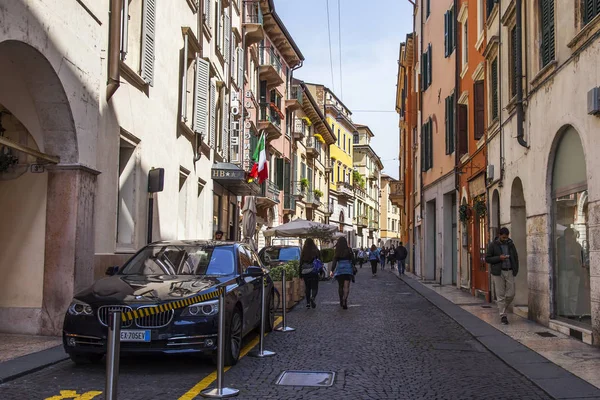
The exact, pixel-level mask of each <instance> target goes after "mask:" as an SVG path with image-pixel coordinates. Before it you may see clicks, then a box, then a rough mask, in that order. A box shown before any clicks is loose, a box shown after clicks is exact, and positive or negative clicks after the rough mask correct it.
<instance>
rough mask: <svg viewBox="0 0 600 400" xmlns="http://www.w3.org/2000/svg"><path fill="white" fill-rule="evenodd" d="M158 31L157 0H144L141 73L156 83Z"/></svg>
mask: <svg viewBox="0 0 600 400" xmlns="http://www.w3.org/2000/svg"><path fill="white" fill-rule="evenodd" d="M155 33H156V0H144V6H143V9H142V61H141V68H140V75H141V76H142V79H143V80H144V82H146V83H147V84H149V85H150V86H153V85H154V37H155Z"/></svg>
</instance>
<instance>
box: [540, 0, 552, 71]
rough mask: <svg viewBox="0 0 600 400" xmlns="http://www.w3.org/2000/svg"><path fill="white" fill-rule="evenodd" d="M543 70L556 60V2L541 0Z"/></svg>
mask: <svg viewBox="0 0 600 400" xmlns="http://www.w3.org/2000/svg"><path fill="white" fill-rule="evenodd" d="M540 17H541V18H540V19H541V23H542V35H541V36H542V45H541V46H540V53H541V59H542V68H543V67H545V66H546V65H548V64H549V63H550V62H551V61H553V60H554V0H540Z"/></svg>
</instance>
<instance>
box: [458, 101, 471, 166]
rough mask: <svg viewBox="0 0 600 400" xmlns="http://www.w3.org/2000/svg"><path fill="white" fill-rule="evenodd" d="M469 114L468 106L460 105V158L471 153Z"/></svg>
mask: <svg viewBox="0 0 600 400" xmlns="http://www.w3.org/2000/svg"><path fill="white" fill-rule="evenodd" d="M468 131H469V113H468V109H467V105H466V104H459V105H458V156H459V157H460V156H462V155H464V154H467V153H468V152H469V136H468Z"/></svg>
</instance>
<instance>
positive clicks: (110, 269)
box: [106, 266, 119, 276]
mask: <svg viewBox="0 0 600 400" xmlns="http://www.w3.org/2000/svg"><path fill="white" fill-rule="evenodd" d="M118 271H119V267H118V266H115V267H108V268H106V275H107V276H113V275H116V274H117V272H118Z"/></svg>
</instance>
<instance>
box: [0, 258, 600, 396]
mask: <svg viewBox="0 0 600 400" xmlns="http://www.w3.org/2000/svg"><path fill="white" fill-rule="evenodd" d="M409 283H411V282H408V283H406V282H403V281H401V280H399V279H397V278H396V277H395V276H394V275H393V274H392V273H390V272H388V271H384V272H381V273H380V274H379V275H378V276H377V277H376V278H372V277H371V275H370V273H369V271H368V269H367V268H363V269H362V270H359V274H358V276H357V283H356V284H353V285H352V288H351V290H352V292H351V294H350V299H349V305H350V309H349V310H342V309H341V308H340V307H339V304H338V301H337V284H336V283H335V282H332V283H321V285H320V293H319V296H318V299H317V300H318V302H317V303H318V304H317V309H315V310H313V309H309V310H307V309H305V308H304V307H302V304H300V305H299V306H297V307H296V308H295V309H294V310H293V311H292V312H291V313H289V314H288V325H289V326H292V327H295V328H297V331H296V332H292V333H272V334H270V335H268V336H267V338H266V340H265V348H266V349H267V350H272V351H275V352H277V355H276V356H275V357H272V358H267V359H255V358H250V357H244V358H242V359H241V360H240V362H239V364H238V365H237V366H235V367H233V368H231V369H230V370H229V371H228V372H227V373H226V374H225V381H226V385H228V386H231V387H234V388H237V389H240V391H241V393H240V396H239V397H238V398H240V399H275V398H278V399H344V400H349V399H361V400H362V399H378V400H385V399H453V400H454V399H494V400H496V399H551V398H552V397H551V396H550V395H548V394H547V393H546V392H544V391H543V390H541V389H540V388H539V387H538V386H537V385H535V384H534V383H533V382H532V381H531V380H530V379H528V378H526V377H525V376H524V375H522V374H520V373H518V372H517V371H516V370H515V369H513V368H511V367H510V366H509V365H508V364H507V363H506V360H501V359H500V358H499V357H498V356H496V355H495V354H493V353H492V352H490V351H489V350H488V349H487V348H486V346H489V345H490V344H489V343H485V340H483V342H484V344H485V345H483V344H482V343H481V342H479V341H477V340H475V338H474V336H473V335H471V334H470V333H469V332H467V331H466V330H465V329H464V328H463V327H462V326H460V325H459V324H458V323H457V322H456V321H455V320H454V319H453V318H454V317H453V318H451V317H449V316H448V315H447V314H446V313H445V312H442V311H440V309H438V307H436V305H434V304H433V303H432V299H428V298H425V297H424V296H423V295H421V294H420V292H421V290H428V289H425V288H421V290H420V289H419V288H418V287H416V286H415V288H414V289H413V288H412V287H411V286H410V285H409ZM414 285H420V284H418V283H416V282H414ZM421 286H422V285H421ZM429 292H431V291H429ZM431 293H432V294H433V295H434V296H437V297H438V298H439V299H442V300H443V301H445V302H446V303H448V304H449V305H450V306H451V307H453V310H454V313H456V312H457V310H458V311H460V312H464V311H463V310H462V309H460V308H459V307H457V306H455V305H453V304H451V303H450V302H448V301H446V300H445V299H443V298H442V297H440V296H438V295H436V294H435V293H433V292H431ZM450 306H448V305H443V307H450ZM446 311H448V310H446ZM465 314H468V313H465ZM477 321H479V323H480V324H483V325H485V326H487V327H488V328H489V329H493V328H491V327H489V325H487V324H484V323H483V322H481V321H480V320H478V319H477ZM478 327H479V328H481V326H478V325H476V324H474V325H473V328H475V329H477V328H478ZM503 336H504V335H503ZM504 337H506V336H504ZM515 343H516V342H515V341H514V340H512V339H510V338H508V337H506V339H505V340H499V341H498V343H497V344H498V345H499V346H501V347H502V346H504V347H505V348H508V347H510V346H514V344H515ZM492 347H493V346H492ZM527 352H529V350H526V351H523V352H519V353H511V354H509V356H512V357H513V358H516V359H518V358H520V357H526V356H527V354H528V353H527ZM284 370H316V371H332V372H335V373H336V380H335V382H334V384H333V386H332V387H328V388H315V387H313V388H306V387H290V386H277V385H276V384H275V382H276V380H277V378H278V377H279V375H280V374H281V372H283V371H284ZM212 371H213V367H212V365H211V364H210V362H208V361H207V360H202V359H198V358H196V357H189V356H183V355H180V356H177V357H173V356H169V357H167V356H161V357H144V358H126V359H124V360H123V362H122V365H121V375H120V377H119V383H120V385H119V398H122V399H127V400H134V399H178V398H185V399H186V400H189V399H191V398H194V395H193V394H192V395H189V394H188V395H186V396H185V397H184V394H185V393H186V392H188V390H190V389H191V388H192V387H194V386H195V385H197V384H198V382H200V381H201V380H203V381H204V379H203V378H205V377H206V376H207V375H209V374H210V373H211V372H212ZM554 372H555V371H552V370H549V373H550V374H552V373H554ZM544 374H545V371H544V370H543V369H542V370H540V371H537V375H541V376H544ZM534 375H535V374H534ZM570 376H571V377H572V380H571V381H569V382H566V381H564V380H562V381H559V383H560V384H561V385H565V384H568V385H569V386H568V387H570V391H571V394H572V396H570V398H575V397H576V396H579V397H581V398H584V397H585V398H587V399H593V398H600V397H594V396H600V394H598V393H592V392H590V391H589V390H587V389H589V388H587V387H585V386H582V385H581V384H580V383H581V382H583V381H581V380H580V379H579V378H577V377H575V376H572V375H570ZM584 383H585V382H584ZM103 387H104V368H103V366H101V365H97V366H89V367H85V368H81V367H75V366H74V365H73V364H71V363H70V362H69V361H67V362H62V363H59V364H56V365H54V366H51V367H49V368H46V369H44V370H42V371H39V372H36V373H32V374H30V375H27V376H25V377H22V378H19V379H16V380H14V381H11V382H8V383H5V384H2V385H0V399H3V400H11V399H23V398H27V399H52V400H59V399H85V400H92V399H93V400H100V399H102V398H103V396H102V394H101V392H102V390H103ZM61 391H62V395H60V394H61ZM84 393H85V395H84ZM599 393H600V392H599ZM74 394H76V395H74ZM84 396H85V397H84ZM197 398H200V397H199V396H198V397H197Z"/></svg>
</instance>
